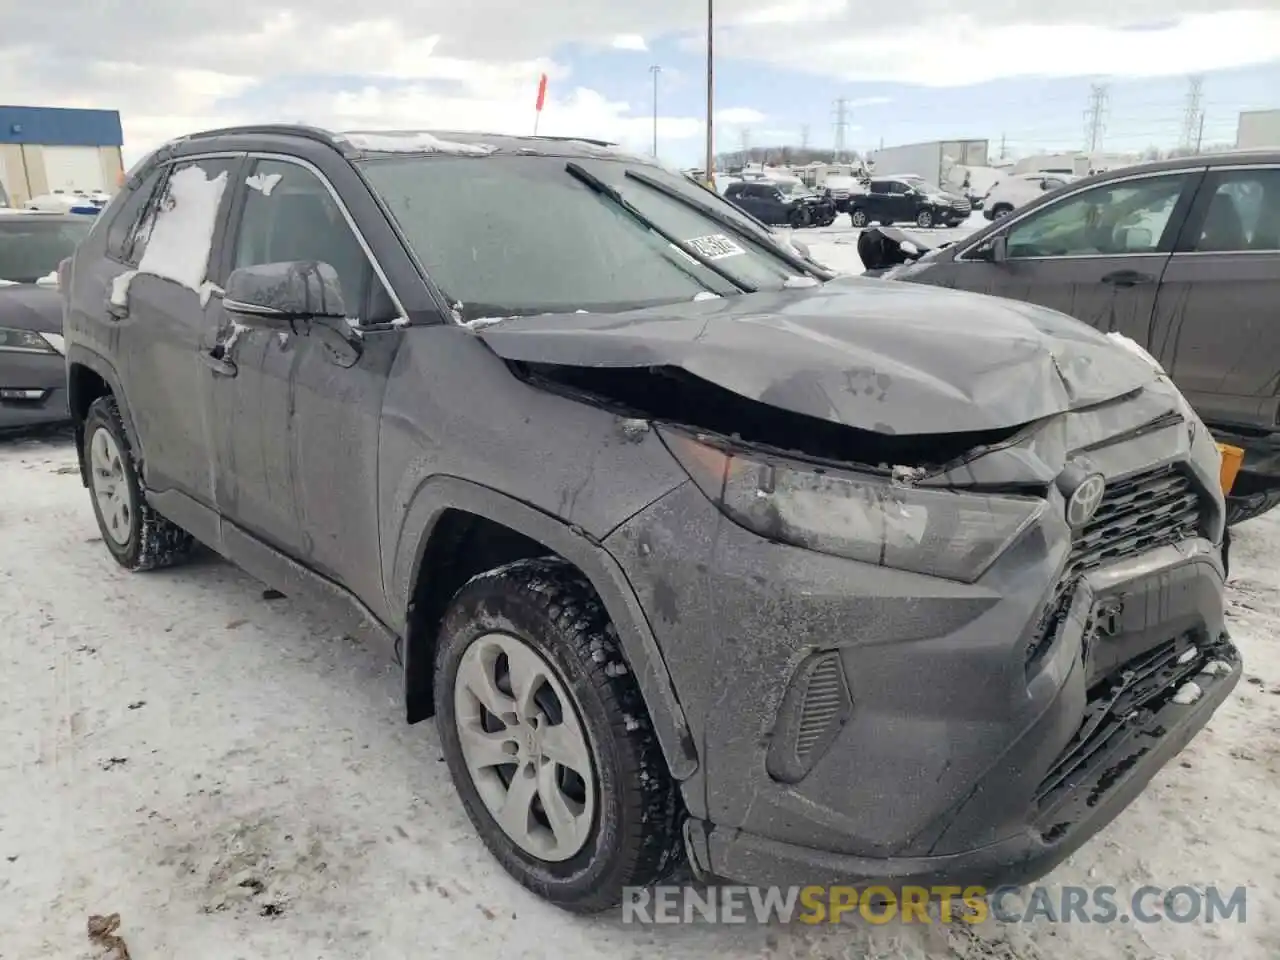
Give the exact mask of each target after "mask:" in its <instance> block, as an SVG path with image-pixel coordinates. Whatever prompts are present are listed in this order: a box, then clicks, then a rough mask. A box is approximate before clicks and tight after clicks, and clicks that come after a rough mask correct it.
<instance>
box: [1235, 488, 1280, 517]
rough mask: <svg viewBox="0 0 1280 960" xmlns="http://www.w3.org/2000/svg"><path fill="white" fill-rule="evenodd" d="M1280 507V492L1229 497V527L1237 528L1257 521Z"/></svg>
mask: <svg viewBox="0 0 1280 960" xmlns="http://www.w3.org/2000/svg"><path fill="white" fill-rule="evenodd" d="M1277 506H1280V490H1262V491H1259V492H1257V493H1250V494H1245V495H1243V496H1234V497H1227V525H1228V526H1235V525H1236V524H1238V523H1244V522H1245V521H1246V520H1255V519H1257V518H1258V517H1260V516H1262V515H1263V514H1264V513H1268V512H1270V511H1271V510H1274V509H1275V508H1276V507H1277Z"/></svg>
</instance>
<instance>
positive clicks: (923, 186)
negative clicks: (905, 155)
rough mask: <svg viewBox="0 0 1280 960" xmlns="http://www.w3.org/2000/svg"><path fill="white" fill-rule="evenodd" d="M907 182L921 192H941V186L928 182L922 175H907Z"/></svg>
mask: <svg viewBox="0 0 1280 960" xmlns="http://www.w3.org/2000/svg"><path fill="white" fill-rule="evenodd" d="M907 183H909V184H910V185H911V186H913V187H915V188H916V189H917V190H919V191H920V192H921V193H942V192H943V191H942V188H941V187H940V186H938V185H937V184H935V183H930V182H929V181H928V180H925V179H924V178H923V177H907Z"/></svg>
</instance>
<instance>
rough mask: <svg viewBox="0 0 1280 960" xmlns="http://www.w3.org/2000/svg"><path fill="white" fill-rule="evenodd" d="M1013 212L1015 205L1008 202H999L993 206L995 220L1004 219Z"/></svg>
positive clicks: (992, 214) (992, 213)
mask: <svg viewBox="0 0 1280 960" xmlns="http://www.w3.org/2000/svg"><path fill="white" fill-rule="evenodd" d="M1011 213H1013V207H1011V206H1009V204H1007V203H997V204H996V205H995V206H994V207H992V208H991V217H992V219H994V220H1000V219H1003V218H1004V217H1007V216H1008V215H1009V214H1011Z"/></svg>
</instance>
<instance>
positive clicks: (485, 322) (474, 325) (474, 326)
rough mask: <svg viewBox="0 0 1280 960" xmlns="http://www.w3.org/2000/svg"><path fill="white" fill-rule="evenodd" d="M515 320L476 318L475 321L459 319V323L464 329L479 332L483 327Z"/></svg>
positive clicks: (511, 318)
mask: <svg viewBox="0 0 1280 960" xmlns="http://www.w3.org/2000/svg"><path fill="white" fill-rule="evenodd" d="M454 309H455V310H456V309H457V308H456V307H455V308H454ZM455 316H456V314H455ZM514 319H516V318H515V317H476V318H475V319H474V320H462V319H459V320H458V322H459V323H460V324H462V325H463V326H464V327H467V328H469V329H471V330H479V329H480V328H481V327H491V326H493V325H494V324H495V323H502V322H503V321H504V320H514Z"/></svg>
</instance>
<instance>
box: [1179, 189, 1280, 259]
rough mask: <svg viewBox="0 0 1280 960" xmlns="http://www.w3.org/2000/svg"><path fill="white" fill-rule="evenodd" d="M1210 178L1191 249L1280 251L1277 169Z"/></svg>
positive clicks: (1279, 208)
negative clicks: (1205, 201) (1207, 193)
mask: <svg viewBox="0 0 1280 960" xmlns="http://www.w3.org/2000/svg"><path fill="white" fill-rule="evenodd" d="M1212 176H1213V179H1211V180H1210V181H1208V183H1206V185H1205V186H1206V189H1207V190H1210V191H1212V195H1211V197H1210V199H1209V203H1208V206H1207V207H1205V212H1204V219H1203V221H1202V222H1201V223H1200V229H1199V230H1198V231H1195V233H1194V236H1193V237H1192V245H1191V249H1192V250H1194V251H1196V252H1197V253H1240V252H1246V251H1248V252H1257V251H1280V168H1276V169H1271V170H1231V171H1228V172H1225V173H1219V174H1214V175H1212Z"/></svg>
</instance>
